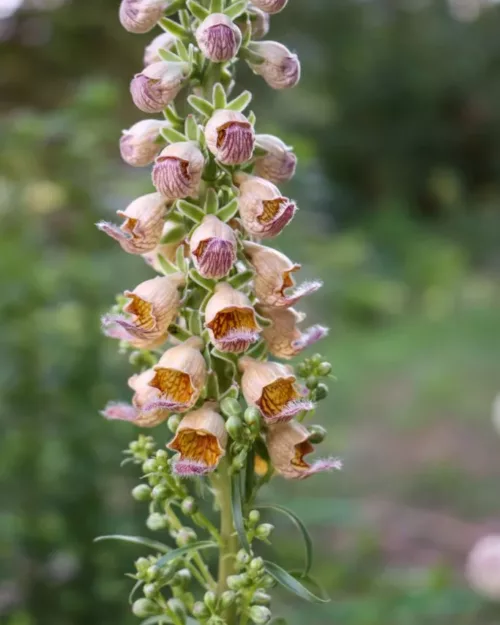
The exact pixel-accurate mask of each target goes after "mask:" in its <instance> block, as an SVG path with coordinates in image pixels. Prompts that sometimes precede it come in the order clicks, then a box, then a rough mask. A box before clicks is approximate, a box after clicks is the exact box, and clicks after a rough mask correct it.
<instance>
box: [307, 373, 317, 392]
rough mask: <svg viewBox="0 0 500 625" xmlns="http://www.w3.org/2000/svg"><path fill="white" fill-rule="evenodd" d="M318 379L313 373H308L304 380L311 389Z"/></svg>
mask: <svg viewBox="0 0 500 625" xmlns="http://www.w3.org/2000/svg"><path fill="white" fill-rule="evenodd" d="M318 383H319V380H318V378H317V377H316V376H315V375H310V376H309V377H308V378H307V380H306V386H307V388H308V389H309V390H310V391H312V390H314V389H315V388H316V387H317V386H318Z"/></svg>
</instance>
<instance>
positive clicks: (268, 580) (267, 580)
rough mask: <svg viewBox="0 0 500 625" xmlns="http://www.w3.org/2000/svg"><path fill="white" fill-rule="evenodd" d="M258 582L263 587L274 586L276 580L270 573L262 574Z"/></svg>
mask: <svg viewBox="0 0 500 625" xmlns="http://www.w3.org/2000/svg"><path fill="white" fill-rule="evenodd" d="M259 583H260V585H261V586H262V587H263V588H274V587H275V586H276V581H275V579H274V578H273V577H271V575H264V577H263V578H262V579H261V580H260V582H259Z"/></svg>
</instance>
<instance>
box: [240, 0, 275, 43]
mask: <svg viewBox="0 0 500 625" xmlns="http://www.w3.org/2000/svg"><path fill="white" fill-rule="evenodd" d="M247 11H248V16H249V18H250V28H251V35H252V39H262V38H263V37H265V36H266V35H267V33H268V32H269V27H270V25H271V20H270V19H269V13H264V11H261V9H258V8H257V7H256V6H254V5H253V4H249V5H248V7H247ZM239 25H240V28H241V30H242V32H243V34H245V33H246V29H247V27H248V26H247V23H244V22H243V23H242V24H240V23H239Z"/></svg>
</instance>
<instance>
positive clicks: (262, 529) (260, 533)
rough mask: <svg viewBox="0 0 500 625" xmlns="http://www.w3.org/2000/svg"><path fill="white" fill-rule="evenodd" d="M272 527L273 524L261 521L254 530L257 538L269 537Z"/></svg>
mask: <svg viewBox="0 0 500 625" xmlns="http://www.w3.org/2000/svg"><path fill="white" fill-rule="evenodd" d="M273 529H274V525H271V523H262V525H259V526H258V527H257V529H256V530H255V536H256V537H257V538H258V539H259V540H265V539H266V538H269V536H270V535H271V532H272V531H273Z"/></svg>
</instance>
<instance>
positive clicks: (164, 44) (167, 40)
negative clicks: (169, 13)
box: [144, 33, 176, 67]
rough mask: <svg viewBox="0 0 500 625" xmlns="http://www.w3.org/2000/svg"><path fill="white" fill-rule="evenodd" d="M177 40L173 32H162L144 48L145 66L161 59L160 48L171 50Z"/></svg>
mask: <svg viewBox="0 0 500 625" xmlns="http://www.w3.org/2000/svg"><path fill="white" fill-rule="evenodd" d="M175 41H176V39H175V37H174V36H173V35H172V34H171V33H162V34H161V35H158V36H157V37H155V38H154V39H153V41H152V42H151V43H150V44H149V45H148V46H147V47H146V49H145V50H144V67H147V66H148V65H152V64H153V63H158V62H159V61H161V60H162V58H161V56H160V54H159V52H160V50H170V49H171V48H173V47H174V45H175Z"/></svg>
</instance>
